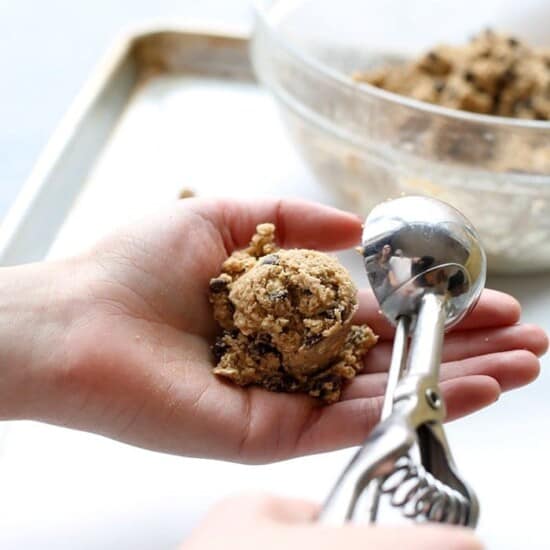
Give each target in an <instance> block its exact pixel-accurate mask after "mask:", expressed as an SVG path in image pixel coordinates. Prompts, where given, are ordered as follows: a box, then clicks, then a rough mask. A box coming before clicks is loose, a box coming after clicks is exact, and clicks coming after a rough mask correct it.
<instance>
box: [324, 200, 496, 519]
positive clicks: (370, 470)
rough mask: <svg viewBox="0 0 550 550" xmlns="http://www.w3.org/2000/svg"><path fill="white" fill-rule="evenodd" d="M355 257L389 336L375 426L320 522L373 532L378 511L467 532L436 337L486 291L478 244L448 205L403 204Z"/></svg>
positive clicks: (387, 213) (388, 213) (370, 228)
mask: <svg viewBox="0 0 550 550" xmlns="http://www.w3.org/2000/svg"><path fill="white" fill-rule="evenodd" d="M363 256H364V261H365V267H366V270H367V275H368V278H369V281H370V284H371V287H372V289H373V291H374V294H375V295H376V298H377V299H378V302H379V303H380V308H381V310H382V312H383V313H384V314H385V315H386V317H387V318H388V319H389V320H390V322H392V323H393V324H394V325H395V326H396V334H395V339H394V345H393V352H392V359H391V363H390V367H389V375H388V383H387V387H386V393H385V396H384V405H383V409H382V418H381V422H380V423H379V424H378V426H377V427H376V428H375V429H374V430H373V431H372V433H371V434H370V436H369V438H368V439H367V440H366V441H365V443H364V444H363V446H362V447H361V449H360V450H359V451H358V452H357V454H356V455H355V457H354V458H353V460H352V461H351V463H350V464H349V465H348V467H347V468H346V470H345V471H344V473H343V474H342V476H341V477H340V479H339V481H338V483H337V484H336V486H335V487H334V489H333V491H332V492H331V494H330V496H329V497H328V499H327V501H326V503H325V505H324V508H323V510H322V512H321V514H320V517H319V519H320V521H322V522H325V523H332V524H342V523H344V522H346V521H358V522H361V521H371V522H374V521H377V520H378V519H379V514H380V511H381V507H382V508H383V507H384V506H386V507H387V508H388V509H389V508H398V509H400V510H401V511H402V513H403V515H404V516H406V517H408V518H411V519H414V520H417V521H437V522H442V523H450V524H457V525H467V526H470V527H474V526H475V525H476V523H477V519H478V514H479V508H478V502H477V498H476V496H475V494H474V493H473V491H472V490H471V489H470V488H469V487H468V485H467V484H466V483H465V482H464V481H463V480H462V479H461V478H460V476H459V474H458V472H457V470H456V466H455V464H454V461H453V458H452V456H451V452H450V449H449V446H448V444H447V440H446V437H445V433H444V431H443V426H442V422H443V420H444V419H445V403H444V401H443V398H442V396H441V392H440V390H439V385H438V378H439V367H440V363H441V348H442V344H443V335H444V331H445V329H447V328H449V327H451V326H452V325H454V324H456V323H457V322H459V321H460V320H461V319H462V318H463V317H464V316H465V315H466V314H467V313H468V312H469V311H470V310H471V309H472V307H473V306H474V305H475V303H476V302H477V300H478V298H479V296H480V294H481V291H482V289H483V287H484V284H485V275H486V260H485V254H484V252H483V249H482V247H481V245H480V242H479V237H478V236H477V233H476V231H475V229H474V228H473V226H472V225H471V224H470V222H469V221H468V220H467V219H466V218H465V217H464V216H463V215H462V214H461V213H460V212H458V211H457V210H455V209H454V208H452V207H451V206H449V205H448V204H446V203H444V202H441V201H438V200H436V199H432V198H427V197H403V198H400V199H396V200H392V201H388V202H385V203H382V204H380V205H378V206H377V207H376V208H374V209H373V210H372V212H371V213H370V214H369V216H368V217H367V220H366V223H365V226H364V231H363ZM409 336H410V346H409Z"/></svg>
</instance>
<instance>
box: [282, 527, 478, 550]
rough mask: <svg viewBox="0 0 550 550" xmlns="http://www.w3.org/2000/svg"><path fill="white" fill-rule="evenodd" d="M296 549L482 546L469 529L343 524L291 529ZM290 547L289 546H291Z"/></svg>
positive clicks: (473, 549)
mask: <svg viewBox="0 0 550 550" xmlns="http://www.w3.org/2000/svg"><path fill="white" fill-rule="evenodd" d="M295 531H296V532H295V534H294V541H293V543H294V544H295V545H296V548H302V547H303V548H312V547H315V548H316V549H317V550H329V549H330V550H332V549H334V548H346V549H348V550H364V549H365V548H376V550H395V549H396V548H406V549H407V550H441V549H442V548H445V550H481V549H482V548H483V546H482V545H481V543H480V542H479V540H478V539H477V538H476V536H475V535H474V533H473V531H471V530H470V529H465V528H460V527H450V526H445V527H444V526H439V525H437V526H436V525H419V526H414V527H394V526H392V527H380V526H376V527H366V526H358V525H346V526H344V527H318V526H310V527H307V528H302V529H299V530H295ZM294 544H293V546H294Z"/></svg>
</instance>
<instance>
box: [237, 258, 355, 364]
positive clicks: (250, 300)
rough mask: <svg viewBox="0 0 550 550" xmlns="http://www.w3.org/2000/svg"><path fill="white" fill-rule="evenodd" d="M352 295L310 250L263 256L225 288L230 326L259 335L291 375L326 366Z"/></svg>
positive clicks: (337, 272) (336, 266)
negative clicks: (279, 355) (267, 342)
mask: <svg viewBox="0 0 550 550" xmlns="http://www.w3.org/2000/svg"><path fill="white" fill-rule="evenodd" d="M356 294H357V291H356V289H355V286H354V285H353V283H352V282H351V279H350V276H349V274H348V273H347V271H346V270H345V269H344V268H343V267H342V266H341V265H340V263H339V262H338V261H337V260H336V258H332V257H330V256H327V255H326V254H322V253H321V252H317V251H315V250H281V251H279V252H276V253H273V254H270V255H268V256H264V257H263V258H261V259H260V260H259V261H258V262H257V263H256V265H255V266H254V267H253V268H252V269H250V270H249V271H248V272H247V273H246V274H245V275H243V276H242V277H240V278H239V279H238V280H237V281H236V282H235V283H234V284H233V285H232V288H231V292H230V293H229V300H230V301H231V303H232V304H233V306H234V308H235V311H234V314H233V322H234V324H235V327H236V328H237V329H239V331H240V332H242V333H243V334H245V335H247V336H250V335H253V334H265V335H266V338H269V340H270V342H271V343H272V344H273V345H274V346H275V347H276V348H277V349H278V350H279V352H280V353H281V355H282V360H283V362H284V364H285V365H286V366H287V368H288V369H289V370H290V371H291V372H294V371H298V372H304V373H307V372H308V371H311V370H316V369H318V368H319V367H323V366H324V365H326V364H327V363H328V362H329V361H330V360H331V359H332V358H333V357H334V356H335V355H336V354H337V353H338V352H339V351H340V349H341V348H342V346H343V345H344V342H345V339H346V336H347V332H348V330H347V329H348V328H349V325H350V324H351V318H352V315H353V314H354V313H355V311H356V309H357V301H356Z"/></svg>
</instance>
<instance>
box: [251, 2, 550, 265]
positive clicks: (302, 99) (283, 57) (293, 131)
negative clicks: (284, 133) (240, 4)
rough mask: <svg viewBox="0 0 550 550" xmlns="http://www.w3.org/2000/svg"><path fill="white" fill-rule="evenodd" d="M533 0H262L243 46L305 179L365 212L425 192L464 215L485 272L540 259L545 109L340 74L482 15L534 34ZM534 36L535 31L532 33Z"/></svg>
mask: <svg viewBox="0 0 550 550" xmlns="http://www.w3.org/2000/svg"><path fill="white" fill-rule="evenodd" d="M549 17H550V3H548V2H547V0H524V1H523V2H521V3H517V2H516V1H515V0H508V1H503V0H500V1H496V0H484V1H483V2H479V0H476V1H475V2H474V1H469V0H464V1H462V2H446V1H441V0H407V1H406V2H405V1H403V0H355V1H352V0H309V1H289V0H286V1H285V0H266V1H260V2H257V7H256V27H255V32H254V36H253V39H252V45H251V52H252V59H253V63H254V67H255V70H256V73H257V75H258V78H259V79H260V81H261V82H262V83H263V84H264V85H265V86H267V88H268V89H269V90H270V91H271V92H272V94H273V95H274V97H275V98H276V100H277V102H278V103H279V105H280V107H281V112H282V115H283V119H284V121H285V123H286V126H287V127H288V129H289V132H290V135H291V136H292V138H293V140H294V142H295V144H296V145H297V147H298V149H299V151H300V152H301V154H302V156H303V157H304V159H305V160H306V162H307V163H308V164H309V166H310V167H311V169H312V170H313V172H314V173H315V175H316V177H317V179H318V180H319V181H320V182H323V183H325V184H327V185H329V186H330V187H331V188H332V189H333V191H334V196H335V203H336V204H338V205H339V206H343V207H347V208H350V209H353V210H355V211H356V212H357V213H359V214H360V215H363V216H365V215H366V214H367V213H368V212H369V211H370V209H371V208H372V206H374V205H375V204H376V203H379V202H381V201H383V200H386V199H388V198H394V197H397V196H400V195H403V194H427V195H431V196H435V197H438V198H440V199H442V200H445V201H447V202H449V203H451V204H453V205H454V206H455V207H457V208H458V209H459V210H460V211H462V212H463V213H464V214H465V215H466V216H467V217H468V218H469V219H470V220H471V221H472V222H473V223H474V225H475V226H476V227H477V229H478V231H479V233H480V235H481V237H482V240H483V245H484V247H485V250H486V252H487V256H488V261H489V269H490V270H491V271H492V272H500V273H503V272H508V273H512V272H534V271H541V270H544V269H548V268H550V122H545V121H531V120H518V119H511V118H503V117H496V116H490V115H477V114H473V113H468V112H465V111H458V110H452V109H448V108H444V107H440V106H436V105H431V104H428V103H423V102H420V101H416V100H413V99H409V98H406V97H403V96H400V95H397V94H393V93H389V92H386V91H384V90H380V89H378V88H375V87H373V86H370V85H368V84H357V83H356V82H355V81H354V80H353V79H352V77H351V75H352V73H353V72H354V71H356V70H365V69H369V68H374V67H377V66H380V65H383V64H386V63H392V62H395V61H396V60H402V59H406V58H412V57H414V56H416V55H419V54H420V53H421V52H423V51H426V50H427V49H429V48H430V47H432V46H434V45H436V44H438V43H441V42H446V43H454V44H460V43H465V42H467V41H468V39H469V38H470V37H471V36H472V35H474V34H476V33H477V32H479V31H481V30H483V29H484V28H486V27H488V26H490V27H491V28H494V29H495V30H502V31H504V32H509V33H512V34H514V36H517V37H518V38H520V39H523V40H525V41H526V42H527V43H529V44H531V45H544V46H548V45H549V43H548V40H550V35H549V33H548V32H547V22H548V20H549ZM545 41H546V43H545Z"/></svg>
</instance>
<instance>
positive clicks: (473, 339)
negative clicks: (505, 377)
mask: <svg viewBox="0 0 550 550" xmlns="http://www.w3.org/2000/svg"><path fill="white" fill-rule="evenodd" d="M514 349H524V350H527V351H530V352H532V353H534V354H535V355H537V356H540V355H542V354H544V352H545V351H546V350H547V349H548V337H547V336H546V333H545V332H544V331H543V330H542V329H541V328H540V327H538V326H536V325H512V326H509V327H502V328H496V329H488V330H469V331H461V332H455V333H451V334H448V335H447V336H446V338H445V344H444V346H443V361H457V360H460V359H465V358H467V357H475V356H477V355H485V354H487V353H495V352H498V351H510V350H514Z"/></svg>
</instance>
